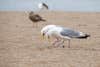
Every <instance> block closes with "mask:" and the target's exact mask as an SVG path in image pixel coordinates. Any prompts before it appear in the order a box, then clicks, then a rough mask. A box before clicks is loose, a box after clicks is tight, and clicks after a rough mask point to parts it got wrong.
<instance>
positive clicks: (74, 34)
mask: <svg viewBox="0 0 100 67" xmlns="http://www.w3.org/2000/svg"><path fill="white" fill-rule="evenodd" d="M48 26H50V25H48ZM48 26H46V28H45V27H44V28H45V29H44V28H43V29H44V30H43V29H42V32H41V34H42V35H43V36H46V37H47V38H48V39H49V38H50V37H54V38H55V39H56V41H54V42H53V45H55V44H56V43H58V42H60V43H59V44H58V46H59V45H61V44H63V43H64V41H65V40H68V48H70V39H71V38H77V39H86V38H88V37H90V35H89V34H85V33H83V32H79V31H76V30H73V29H70V28H65V27H61V26H56V25H52V26H51V27H48ZM62 47H64V45H63V46H62Z"/></svg>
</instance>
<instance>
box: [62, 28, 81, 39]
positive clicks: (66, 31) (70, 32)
mask: <svg viewBox="0 0 100 67" xmlns="http://www.w3.org/2000/svg"><path fill="white" fill-rule="evenodd" d="M60 34H61V35H62V36H67V37H70V38H77V37H80V32H78V31H75V30H72V29H69V28H63V29H62V31H61V32H60Z"/></svg>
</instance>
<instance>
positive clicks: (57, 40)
mask: <svg viewBox="0 0 100 67" xmlns="http://www.w3.org/2000/svg"><path fill="white" fill-rule="evenodd" d="M59 41H60V40H59V39H58V38H56V40H55V41H54V42H53V43H52V45H55V44H56V43H57V42H59Z"/></svg>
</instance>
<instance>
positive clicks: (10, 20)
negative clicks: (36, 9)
mask: <svg viewBox="0 0 100 67" xmlns="http://www.w3.org/2000/svg"><path fill="white" fill-rule="evenodd" d="M39 14H40V15H41V16H42V17H44V18H45V19H46V20H47V22H40V23H39V24H38V27H33V26H34V24H33V23H32V22H31V21H30V20H29V19H28V13H27V12H0V67H100V13H81V12H80V13H79V12H60V11H59V12H54V11H52V12H41V13H39ZM47 24H57V25H61V26H66V27H70V28H74V29H76V30H80V31H83V32H86V33H89V34H91V37H90V38H88V39H86V40H85V39H84V40H78V39H72V40H71V48H67V45H68V44H67V42H65V43H64V45H65V48H61V47H58V48H54V47H52V45H51V44H50V43H49V42H47V41H45V40H41V38H40V30H41V28H42V27H43V26H45V25H47Z"/></svg>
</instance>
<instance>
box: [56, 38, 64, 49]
mask: <svg viewBox="0 0 100 67" xmlns="http://www.w3.org/2000/svg"><path fill="white" fill-rule="evenodd" d="M63 43H64V40H63V39H62V40H61V41H60V43H59V44H58V45H57V47H58V46H59V45H61V44H63ZM62 47H63V48H64V47H65V46H64V45H62Z"/></svg>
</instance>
